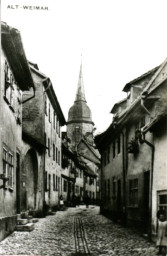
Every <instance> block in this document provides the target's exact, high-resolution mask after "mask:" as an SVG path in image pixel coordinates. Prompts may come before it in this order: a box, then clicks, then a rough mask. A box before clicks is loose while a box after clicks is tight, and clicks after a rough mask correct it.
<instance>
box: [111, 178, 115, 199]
mask: <svg viewBox="0 0 167 256" xmlns="http://www.w3.org/2000/svg"><path fill="white" fill-rule="evenodd" d="M112 187H113V190H112V193H113V197H115V196H116V179H115V177H113V182H112Z"/></svg>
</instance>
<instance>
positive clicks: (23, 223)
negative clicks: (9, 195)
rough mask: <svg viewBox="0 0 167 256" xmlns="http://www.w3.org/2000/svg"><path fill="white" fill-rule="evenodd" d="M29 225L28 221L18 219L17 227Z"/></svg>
mask: <svg viewBox="0 0 167 256" xmlns="http://www.w3.org/2000/svg"><path fill="white" fill-rule="evenodd" d="M27 223H28V220H27V219H17V225H25V224H27Z"/></svg>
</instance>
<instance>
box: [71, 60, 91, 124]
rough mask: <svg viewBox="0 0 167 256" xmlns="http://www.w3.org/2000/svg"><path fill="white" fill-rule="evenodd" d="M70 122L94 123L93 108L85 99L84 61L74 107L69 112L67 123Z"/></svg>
mask: <svg viewBox="0 0 167 256" xmlns="http://www.w3.org/2000/svg"><path fill="white" fill-rule="evenodd" d="M69 123H90V124H93V122H92V114H91V110H90V108H89V107H88V105H87V102H86V99H85V91H84V84H83V74H82V62H81V66H80V72H79V79H78V87H77V93H76V98H75V101H74V104H73V105H72V107H71V108H70V109H69V112H68V122H67V124H69Z"/></svg>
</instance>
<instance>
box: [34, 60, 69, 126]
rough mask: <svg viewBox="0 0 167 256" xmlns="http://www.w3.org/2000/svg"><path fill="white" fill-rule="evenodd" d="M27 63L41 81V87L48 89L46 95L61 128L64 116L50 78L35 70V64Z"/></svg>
mask: <svg viewBox="0 0 167 256" xmlns="http://www.w3.org/2000/svg"><path fill="white" fill-rule="evenodd" d="M29 63H30V68H31V70H32V71H33V72H35V73H36V74H37V75H39V76H40V77H41V78H42V79H43V85H44V87H45V89H47V88H48V89H47V90H46V93H47V95H48V97H49V99H50V101H51V103H52V105H53V107H54V109H55V111H56V113H57V115H58V117H59V121H60V124H61V125H62V126H63V125H65V124H66V120H65V117H64V114H63V112H62V109H61V107H60V104H59V101H58V99H57V96H56V94H55V91H54V89H53V85H52V82H51V80H50V78H49V77H47V76H46V75H45V74H43V73H42V72H41V71H39V70H38V69H36V68H35V66H37V64H33V63H32V62H29ZM37 67H38V66H37Z"/></svg>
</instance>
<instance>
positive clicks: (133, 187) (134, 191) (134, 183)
mask: <svg viewBox="0 0 167 256" xmlns="http://www.w3.org/2000/svg"><path fill="white" fill-rule="evenodd" d="M129 204H130V205H132V206H137V205H138V179H134V180H130V181H129Z"/></svg>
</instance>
